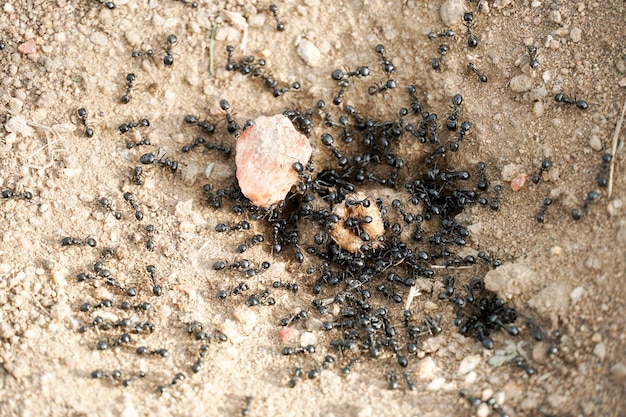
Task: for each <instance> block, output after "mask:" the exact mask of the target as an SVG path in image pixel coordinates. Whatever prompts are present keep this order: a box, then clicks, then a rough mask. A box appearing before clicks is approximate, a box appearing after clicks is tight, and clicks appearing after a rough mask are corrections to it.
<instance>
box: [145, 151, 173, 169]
mask: <svg viewBox="0 0 626 417" xmlns="http://www.w3.org/2000/svg"><path fill="white" fill-rule="evenodd" d="M164 157H165V154H163V156H161V157H160V158H159V159H156V156H154V154H153V153H146V154H143V155H141V158H139V162H141V163H142V164H144V165H150V164H154V163H155V162H156V163H158V164H160V165H161V166H163V167H167V168H169V169H171V170H172V172H175V171H176V170H177V169H178V162H177V161H173V160H170V159H163V158H164Z"/></svg>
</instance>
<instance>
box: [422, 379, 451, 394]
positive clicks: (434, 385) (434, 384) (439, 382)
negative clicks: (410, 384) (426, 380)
mask: <svg viewBox="0 0 626 417" xmlns="http://www.w3.org/2000/svg"><path fill="white" fill-rule="evenodd" d="M445 383H446V379H445V378H435V379H433V380H432V381H431V382H430V384H428V385H427V386H426V389H427V390H428V391H439V390H440V389H441V387H443V385H444V384H445Z"/></svg>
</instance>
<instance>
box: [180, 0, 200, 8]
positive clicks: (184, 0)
mask: <svg viewBox="0 0 626 417" xmlns="http://www.w3.org/2000/svg"><path fill="white" fill-rule="evenodd" d="M178 1H180V2H181V3H183V4H184V5H185V6H191V8H192V9H197V8H198V2H197V1H195V0H194V1H189V0H178Z"/></svg>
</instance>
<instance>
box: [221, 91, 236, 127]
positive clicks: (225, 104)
mask: <svg viewBox="0 0 626 417" xmlns="http://www.w3.org/2000/svg"><path fill="white" fill-rule="evenodd" d="M220 108H221V109H222V111H224V112H225V113H226V122H227V129H228V132H229V133H235V132H236V131H237V130H238V129H239V126H238V125H237V122H235V121H234V120H233V118H232V116H231V115H230V113H229V112H228V109H230V104H229V103H228V101H226V100H225V99H222V100H220Z"/></svg>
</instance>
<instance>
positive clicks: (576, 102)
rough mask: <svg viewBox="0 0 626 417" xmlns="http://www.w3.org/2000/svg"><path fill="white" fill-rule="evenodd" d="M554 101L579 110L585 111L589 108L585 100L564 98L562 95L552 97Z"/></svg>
mask: <svg viewBox="0 0 626 417" xmlns="http://www.w3.org/2000/svg"><path fill="white" fill-rule="evenodd" d="M554 100H555V101H557V102H558V103H565V104H570V105H573V106H576V107H578V108H579V109H581V110H587V109H588V108H589V104H587V102H586V101H585V100H575V99H571V98H570V97H568V96H566V95H565V94H563V93H557V94H556V95H555V96H554Z"/></svg>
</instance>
